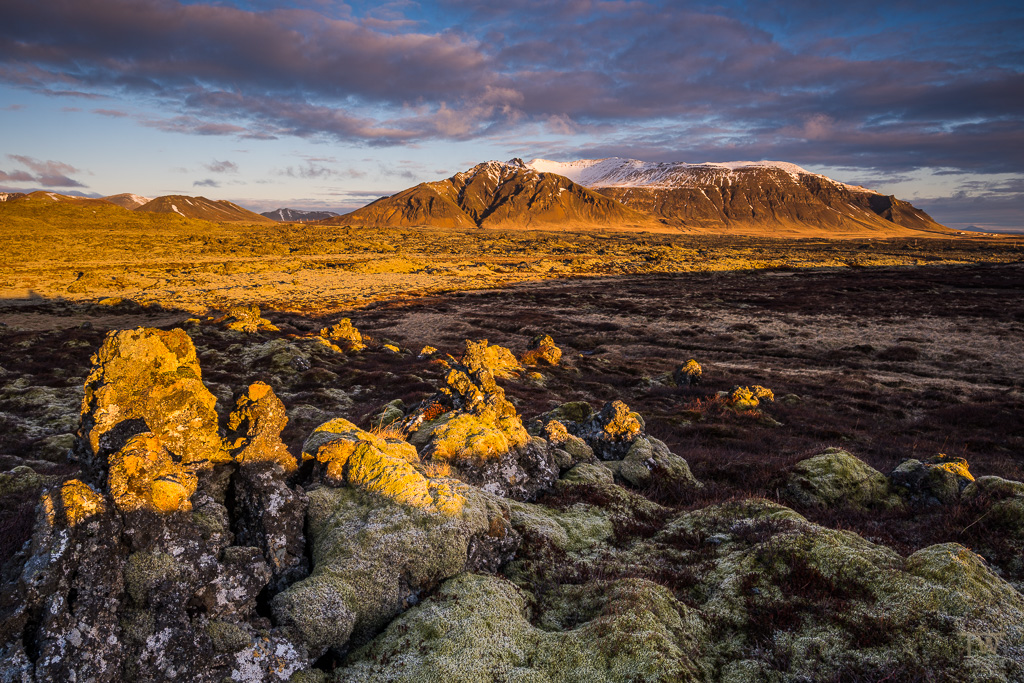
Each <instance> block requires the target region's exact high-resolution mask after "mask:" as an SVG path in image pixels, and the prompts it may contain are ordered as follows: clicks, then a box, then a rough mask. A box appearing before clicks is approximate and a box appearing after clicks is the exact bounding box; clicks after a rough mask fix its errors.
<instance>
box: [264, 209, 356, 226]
mask: <svg viewBox="0 0 1024 683" xmlns="http://www.w3.org/2000/svg"><path fill="white" fill-rule="evenodd" d="M260 215H261V216H266V217H267V218H269V219H270V220H272V221H277V222H279V223H312V222H313V221H322V220H324V219H326V218H334V217H335V216H338V215H339V214H338V213H336V212H334V211H302V210H301V209H274V210H273V211H264V212H263V213H261V214H260Z"/></svg>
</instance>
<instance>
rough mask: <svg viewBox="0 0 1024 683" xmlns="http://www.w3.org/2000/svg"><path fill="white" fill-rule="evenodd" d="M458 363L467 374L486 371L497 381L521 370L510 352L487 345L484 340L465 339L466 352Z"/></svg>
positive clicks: (502, 347) (503, 348)
mask: <svg viewBox="0 0 1024 683" xmlns="http://www.w3.org/2000/svg"><path fill="white" fill-rule="evenodd" d="M459 362H460V363H461V365H462V366H463V367H464V368H466V370H467V372H469V373H475V372H480V371H482V370H487V371H488V372H490V373H491V374H492V375H493V376H494V377H495V378H497V379H508V378H510V377H513V376H515V375H516V374H517V373H519V372H522V370H523V366H522V365H520V364H519V361H518V360H516V357H515V355H513V354H512V352H511V351H510V350H508V349H506V348H505V347H504V346H498V345H497V344H488V343H487V340H486V339H481V340H479V341H471V340H469V339H467V340H466V350H465V351H464V352H463V354H462V358H461V359H460V361H459Z"/></svg>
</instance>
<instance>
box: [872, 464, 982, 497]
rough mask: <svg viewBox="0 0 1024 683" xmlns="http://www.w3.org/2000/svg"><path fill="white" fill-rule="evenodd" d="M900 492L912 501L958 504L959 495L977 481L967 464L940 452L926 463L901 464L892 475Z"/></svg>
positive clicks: (894, 483) (893, 481)
mask: <svg viewBox="0 0 1024 683" xmlns="http://www.w3.org/2000/svg"><path fill="white" fill-rule="evenodd" d="M889 478H890V479H891V480H892V483H893V485H894V486H896V488H897V490H900V491H902V492H903V493H904V494H905V495H907V496H908V497H909V498H910V500H912V501H915V502H923V503H945V504H949V503H955V502H956V501H957V500H958V499H959V498H960V492H961V491H963V490H964V489H965V488H966V487H967V485H968V484H970V483H971V482H972V481H974V477H973V476H971V473H970V472H969V471H968V470H967V461H966V460H964V459H963V458H957V457H950V456H947V455H945V454H944V453H940V454H938V455H937V456H935V457H933V458H929V459H928V460H925V461H924V462H922V461H920V460H915V459H910V460H904V461H903V462H901V463H900V464H899V465H898V466H897V467H896V469H894V470H893V471H892V473H891V474H890V475H889Z"/></svg>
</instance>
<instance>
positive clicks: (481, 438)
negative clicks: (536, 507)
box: [402, 340, 558, 500]
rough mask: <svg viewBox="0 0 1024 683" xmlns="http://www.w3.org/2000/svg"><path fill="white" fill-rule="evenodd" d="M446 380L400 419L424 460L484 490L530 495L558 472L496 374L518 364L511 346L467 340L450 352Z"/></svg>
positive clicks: (505, 371) (526, 497)
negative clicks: (458, 352)
mask: <svg viewBox="0 0 1024 683" xmlns="http://www.w3.org/2000/svg"><path fill="white" fill-rule="evenodd" d="M447 366H448V373H447V376H446V377H445V385H444V386H443V387H441V388H440V389H439V390H438V392H437V393H436V394H435V395H434V396H433V397H431V398H428V399H426V400H424V401H423V402H422V404H421V405H420V406H419V408H418V409H417V410H416V411H414V412H413V414H412V415H410V416H409V417H408V418H407V419H406V420H405V421H404V422H403V424H402V428H403V429H404V430H405V432H406V433H408V434H410V436H409V441H410V443H412V444H413V445H414V446H415V447H416V449H417V450H418V451H419V454H420V457H421V458H422V459H423V461H424V462H426V463H430V464H432V465H434V466H440V467H445V468H449V469H450V471H451V473H452V476H454V477H456V478H458V479H460V480H462V481H465V482H467V483H469V484H474V485H478V486H481V487H482V488H483V489H484V490H485V491H489V492H491V493H495V494H498V495H501V496H508V497H511V498H515V499H518V500H528V499H530V498H532V497H533V496H534V495H536V493H537V491H539V490H540V489H543V488H546V487H547V486H549V485H550V484H551V483H552V482H553V481H554V480H555V479H556V478H557V476H558V467H557V466H556V465H555V463H554V462H553V461H552V459H551V456H550V454H549V453H548V450H547V448H546V445H543V446H542V445H541V444H538V443H535V442H534V441H533V440H532V439H531V438H530V435H529V434H528V433H527V431H526V429H525V428H524V427H523V423H522V420H521V418H520V417H519V415H518V414H517V413H516V409H515V407H513V406H512V404H511V403H509V402H508V400H507V399H506V398H505V391H504V390H503V389H502V388H501V387H500V386H498V384H497V382H496V381H495V377H496V376H501V375H505V374H508V373H511V372H512V370H513V368H515V369H519V368H520V366H519V362H518V361H517V360H516V358H515V356H514V355H512V352H511V351H509V350H508V349H505V348H502V347H498V346H491V345H488V343H487V341H486V340H482V341H479V342H473V341H470V340H466V351H465V353H464V354H463V356H462V358H461V360H455V359H454V358H452V357H450V356H449V358H448V361H447Z"/></svg>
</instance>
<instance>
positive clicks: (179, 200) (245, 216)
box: [135, 194, 271, 223]
mask: <svg viewBox="0 0 1024 683" xmlns="http://www.w3.org/2000/svg"><path fill="white" fill-rule="evenodd" d="M135 210H136V211H144V212H150V213H176V214H178V215H179V216H184V217H185V218H200V219H202V220H207V221H216V222H219V223H270V222H271V220H270V219H269V218H266V217H265V216H261V215H259V214H258V213H254V212H252V211H249V210H248V209H243V208H242V207H240V206H239V205H238V204H232V203H231V202H229V201H225V200H223V199H221V200H216V201H214V200H212V199H207V198H206V197H186V196H185V195H180V194H172V195H167V196H166V197H157V198H156V199H154V200H152V201H150V202H147V203H146V204H143V205H142V206H140V207H138V208H137V209H135Z"/></svg>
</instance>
